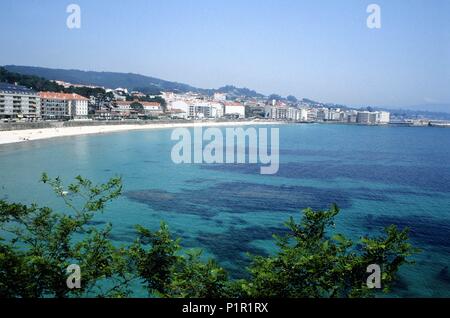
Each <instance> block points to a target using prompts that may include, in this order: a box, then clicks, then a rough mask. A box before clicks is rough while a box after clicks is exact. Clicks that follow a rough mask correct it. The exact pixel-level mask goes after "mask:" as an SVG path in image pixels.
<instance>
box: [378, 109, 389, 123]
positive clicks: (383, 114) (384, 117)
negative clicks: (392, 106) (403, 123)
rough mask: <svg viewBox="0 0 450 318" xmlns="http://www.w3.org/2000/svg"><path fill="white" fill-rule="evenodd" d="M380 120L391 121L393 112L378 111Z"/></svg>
mask: <svg viewBox="0 0 450 318" xmlns="http://www.w3.org/2000/svg"><path fill="white" fill-rule="evenodd" d="M378 122H379V123H380V124H389V123H390V122H391V113H389V112H383V111H382V112H378Z"/></svg>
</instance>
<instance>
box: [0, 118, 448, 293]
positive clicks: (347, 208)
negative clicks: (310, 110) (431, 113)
mask: <svg viewBox="0 0 450 318" xmlns="http://www.w3.org/2000/svg"><path fill="white" fill-rule="evenodd" d="M277 127H278V128H279V129H280V149H281V150H280V160H281V165H280V170H279V172H278V174H276V175H273V176H270V175H266V176H264V175H260V174H259V165H176V164H174V163H172V161H171V158H170V153H171V149H172V146H173V145H174V144H175V142H174V141H171V139H170V135H171V132H172V130H170V129H167V130H149V131H133V132H121V133H112V134H106V135H95V136H93V135H91V136H77V137H70V138H57V139H49V140H42V141H35V142H29V143H23V144H14V145H3V146H0V167H1V168H0V180H1V182H0V198H6V199H8V200H11V201H24V202H29V203H31V202H37V203H39V204H41V205H49V206H53V207H60V204H59V203H57V202H55V200H54V196H53V195H52V194H51V193H50V191H49V189H48V188H46V186H44V185H42V184H40V183H39V182H38V180H39V177H40V174H41V173H42V172H44V171H45V172H48V173H49V175H50V176H60V177H62V178H63V180H64V181H66V182H70V181H71V180H72V179H73V177H75V176H77V175H82V176H85V177H88V178H91V179H92V180H94V181H97V182H102V181H106V180H107V179H108V178H109V177H112V176H114V175H121V176H122V177H123V181H124V195H123V196H122V197H121V198H120V199H119V200H117V201H116V202H115V203H114V204H111V205H109V207H108V208H107V212H106V213H105V214H103V215H100V216H99V217H97V219H96V221H97V222H98V224H99V225H100V226H101V224H103V223H104V222H112V224H113V226H114V231H113V238H114V240H116V241H117V242H118V243H129V242H130V241H132V240H133V239H134V237H135V235H134V230H133V226H134V225H135V224H141V225H143V226H146V227H149V228H152V229H155V228H157V227H158V226H159V222H160V221H161V220H165V221H166V222H168V223H169V225H170V227H171V229H172V231H173V232H174V233H175V234H176V235H178V236H181V237H182V238H183V245H184V246H186V247H189V248H190V247H201V248H203V249H204V250H205V252H206V256H214V257H216V258H217V259H218V260H219V261H220V262H221V263H222V265H223V266H225V267H226V268H227V269H228V270H229V271H230V272H231V273H232V275H233V276H234V277H239V276H241V275H242V274H243V271H242V269H243V268H244V267H245V266H246V265H247V264H248V258H247V257H246V252H250V253H253V254H262V253H271V252H273V251H274V245H273V241H272V239H271V235H272V234H273V233H280V232H282V231H283V230H284V227H283V222H284V221H285V220H287V218H288V217H289V216H291V215H292V216H295V217H299V216H300V214H299V211H300V210H301V209H303V208H305V207H313V208H326V207H328V206H329V205H330V204H331V203H333V202H336V203H337V204H338V205H339V206H340V207H341V209H342V212H341V214H340V216H339V217H338V220H337V230H338V231H340V232H342V233H344V234H346V235H348V236H351V237H352V238H358V237H360V236H362V235H364V234H376V233H379V231H380V229H381V228H383V227H384V226H387V225H390V224H397V225H399V226H400V227H405V226H408V227H410V228H411V231H412V232H411V237H412V242H413V243H414V244H415V245H416V246H418V247H420V248H421V249H423V251H422V253H421V254H420V255H418V256H417V257H416V261H417V264H416V265H414V266H408V267H405V268H403V270H402V272H401V275H400V281H399V283H398V284H397V286H396V289H395V295H397V296H400V297H420V296H425V297H430V296H434V297H444V296H446V297H449V296H450V273H449V268H448V266H449V264H450V242H449V239H450V169H449V168H450V129H439V128H406V127H365V126H345V125H286V126H277Z"/></svg>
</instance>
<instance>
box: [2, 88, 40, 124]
mask: <svg viewBox="0 0 450 318" xmlns="http://www.w3.org/2000/svg"><path fill="white" fill-rule="evenodd" d="M39 117H41V102H40V97H39V95H38V93H37V92H35V91H33V90H31V89H29V88H26V87H24V86H20V85H14V84H8V83H0V118H27V119H31V120H34V119H37V118H39Z"/></svg>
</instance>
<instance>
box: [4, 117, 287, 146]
mask: <svg viewBox="0 0 450 318" xmlns="http://www.w3.org/2000/svg"><path fill="white" fill-rule="evenodd" d="M268 124H270V125H272V124H281V123H280V122H267V121H237V122H192V123H173V124H171V123H155V124H148V125H142V124H141V125H139V124H136V125H133V124H129V125H128V124H127V125H111V126H108V125H103V126H80V127H61V128H42V129H25V130H10V131H0V145H2V144H11V143H19V142H27V141H33V140H41V139H49V138H57V137H70V136H78V135H92V134H106V133H113V132H121V131H131V130H148V129H168V128H182V127H186V128H190V127H217V126H249V125H268Z"/></svg>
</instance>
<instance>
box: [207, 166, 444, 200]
mask: <svg viewBox="0 0 450 318" xmlns="http://www.w3.org/2000/svg"><path fill="white" fill-rule="evenodd" d="M201 168H202V169H209V170H216V171H227V172H235V173H241V174H259V173H260V166H259V165H250V164H211V165H202V166H201ZM274 177H283V178H291V179H319V180H334V179H338V178H347V179H353V180H359V181H368V182H380V183H383V184H396V185H403V186H413V187H417V188H420V189H424V190H430V191H437V192H444V193H449V192H450V170H448V169H438V168H436V167H428V166H401V165H378V164H370V163H368V164H348V163H343V162H342V161H327V163H326V164H324V163H323V162H321V161H307V162H303V163H299V162H289V163H280V168H279V171H278V173H277V174H276V175H274Z"/></svg>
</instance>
